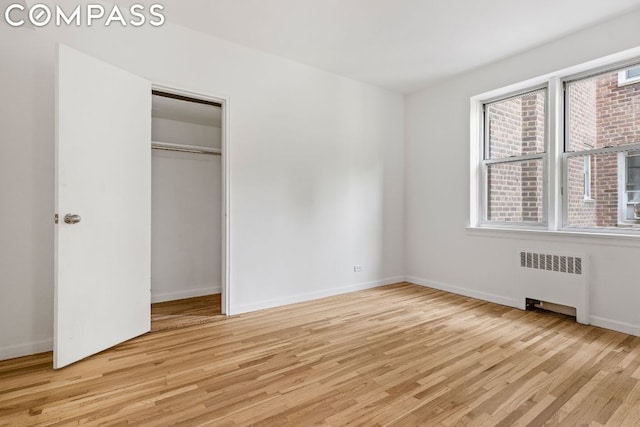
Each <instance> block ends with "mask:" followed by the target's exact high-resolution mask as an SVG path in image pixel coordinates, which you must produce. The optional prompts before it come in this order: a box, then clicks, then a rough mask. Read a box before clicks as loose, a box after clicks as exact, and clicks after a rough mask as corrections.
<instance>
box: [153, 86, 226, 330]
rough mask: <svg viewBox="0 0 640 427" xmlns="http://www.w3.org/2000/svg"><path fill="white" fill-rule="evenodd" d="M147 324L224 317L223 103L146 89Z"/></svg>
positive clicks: (169, 325) (158, 326) (172, 325)
mask: <svg viewBox="0 0 640 427" xmlns="http://www.w3.org/2000/svg"><path fill="white" fill-rule="evenodd" d="M151 105H152V120H151V125H152V126H151V139H152V145H151V147H152V150H151V303H152V304H151V331H152V332H154V331H162V330H169V329H176V328H181V327H186V326H191V325H194V324H201V323H207V322H211V321H215V320H218V319H220V318H222V317H223V313H224V310H223V307H222V298H221V293H222V289H223V244H222V242H223V240H224V239H223V230H224V227H223V217H224V216H223V212H224V207H223V176H224V174H223V161H222V157H223V155H224V153H223V144H222V140H223V137H222V135H223V134H222V132H223V118H224V114H223V105H222V103H221V102H218V101H216V100H214V99H206V98H200V97H194V96H191V95H189V96H187V95H185V94H180V93H176V92H172V91H166V90H159V89H154V90H153V91H152V103H151Z"/></svg>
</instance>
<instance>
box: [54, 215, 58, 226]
mask: <svg viewBox="0 0 640 427" xmlns="http://www.w3.org/2000/svg"><path fill="white" fill-rule="evenodd" d="M53 222H54V223H56V224H57V223H58V214H55V215H54V216H53Z"/></svg>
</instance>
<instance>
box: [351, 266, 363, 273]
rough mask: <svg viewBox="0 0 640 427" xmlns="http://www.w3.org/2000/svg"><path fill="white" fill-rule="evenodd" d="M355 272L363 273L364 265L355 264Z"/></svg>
mask: <svg viewBox="0 0 640 427" xmlns="http://www.w3.org/2000/svg"><path fill="white" fill-rule="evenodd" d="M353 272H354V273H361V272H362V266H361V265H354V266H353Z"/></svg>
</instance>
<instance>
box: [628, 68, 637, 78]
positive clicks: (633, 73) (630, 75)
mask: <svg viewBox="0 0 640 427" xmlns="http://www.w3.org/2000/svg"><path fill="white" fill-rule="evenodd" d="M634 77H640V67H636V68H630V69H628V70H627V78H628V79H631V78H634Z"/></svg>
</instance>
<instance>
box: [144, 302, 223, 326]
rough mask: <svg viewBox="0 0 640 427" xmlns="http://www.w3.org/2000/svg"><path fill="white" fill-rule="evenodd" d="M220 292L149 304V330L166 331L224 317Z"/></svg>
mask: <svg viewBox="0 0 640 427" xmlns="http://www.w3.org/2000/svg"><path fill="white" fill-rule="evenodd" d="M221 313H222V310H221V301H220V294H214V295H205V296H201V297H194V298H184V299H179V300H175V301H166V302H157V303H154V304H151V332H158V331H167V330H171V329H177V328H183V327H185V326H192V325H200V324H202V323H208V322H213V321H217V320H221V319H224V318H225V316H223V315H222V314H221Z"/></svg>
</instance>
